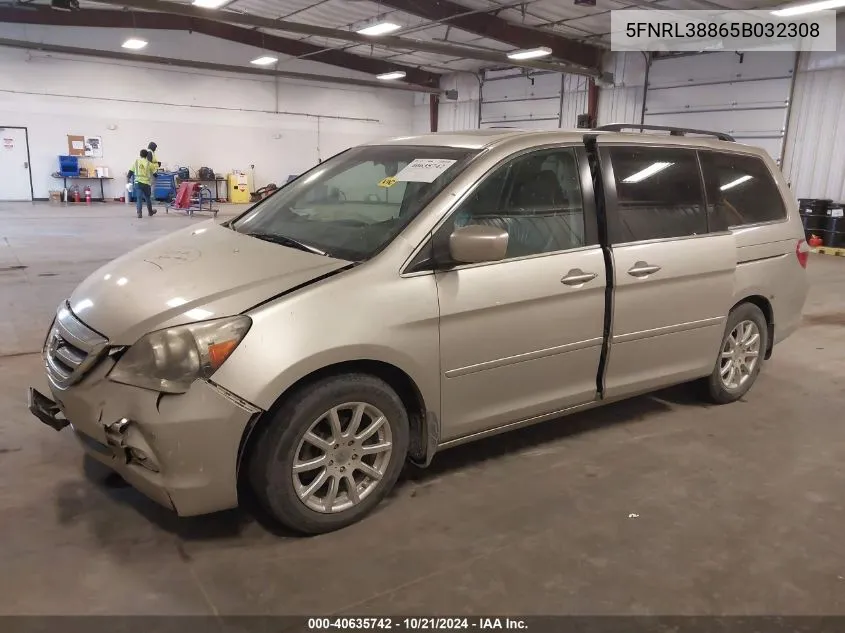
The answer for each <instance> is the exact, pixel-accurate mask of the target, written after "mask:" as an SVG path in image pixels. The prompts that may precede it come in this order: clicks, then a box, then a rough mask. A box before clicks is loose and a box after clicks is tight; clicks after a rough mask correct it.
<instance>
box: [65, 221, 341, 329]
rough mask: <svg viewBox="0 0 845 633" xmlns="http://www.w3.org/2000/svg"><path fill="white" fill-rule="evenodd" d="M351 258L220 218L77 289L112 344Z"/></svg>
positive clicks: (75, 305)
mask: <svg viewBox="0 0 845 633" xmlns="http://www.w3.org/2000/svg"><path fill="white" fill-rule="evenodd" d="M349 263H350V262H347V261H344V260H339V259H332V258H329V257H323V256H322V255H315V254H312V253H306V252H304V251H300V250H296V249H293V248H288V247H285V246H280V245H279V244H273V243H271V242H266V241H263V240H259V239H256V238H254V237H249V236H248V235H243V234H241V233H237V232H235V231H232V230H231V229H228V228H226V227H223V226H221V225H219V224H217V223H216V222H215V221H213V220H209V221H207V222H203V223H202V224H198V225H194V226H192V227H189V228H187V229H184V230H180V231H176V232H174V233H171V234H170V235H168V236H166V237H163V238H161V239H158V240H156V241H154V242H151V243H149V244H146V245H144V246H142V247H140V248H137V249H135V250H133V251H130V252H129V253H127V254H126V255H123V256H122V257H119V258H118V259H115V260H114V261H112V262H110V263H108V264H106V265H105V266H103V267H102V268H100V269H99V270H97V271H96V272H94V273H93V274H92V275H91V276H89V277H88V278H87V279H86V280H85V281H83V282H82V283H81V284H80V285H79V286H78V287H77V288H76V290H74V292H73V294H72V295H71V298H70V306H71V309H72V310H73V312H74V313H75V314H76V315H77V316H78V317H79V318H80V319H82V321H84V322H85V323H86V324H88V325H89V326H90V327H92V328H94V329H95V330H97V331H98V332H100V333H101V334H103V335H105V336H106V337H108V339H109V340H110V342H111V343H112V344H116V345H130V344H132V343H134V342H135V341H137V340H138V339H139V338H140V337H141V336H143V335H144V334H146V333H147V332H152V331H154V330H158V329H161V328H164V327H171V326H174V325H182V324H185V323H192V322H194V321H206V320H208V319H214V318H218V317H225V316H231V315H233V314H238V313H240V312H243V311H244V310H247V309H249V308H251V307H252V306H254V305H256V304H258V303H261V302H262V301H265V300H267V299H269V298H270V297H272V296H274V295H277V294H281V293H283V292H285V291H286V290H290V289H291V288H295V287H297V286H299V285H301V284H304V283H307V282H309V281H311V280H313V279H315V278H317V277H320V276H321V275H325V274H327V273H330V272H332V271H335V270H337V269H339V268H343V267H344V266H347V265H349Z"/></svg>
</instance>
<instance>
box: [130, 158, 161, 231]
mask: <svg viewBox="0 0 845 633" xmlns="http://www.w3.org/2000/svg"><path fill="white" fill-rule="evenodd" d="M155 170H156V168H155V166H154V165H153V163H151V162H150V152H148V151H147V150H145V149H142V150H141V156H140V158H136V159H135V162H134V163H133V164H132V169H130V172H131V173H132V174H133V176H134V179H135V210H136V211H137V212H138V217H139V218H140V217H142V215H143V213H142V212H141V209H142V207H143V203H144V199H146V201H147V213H148V214H149V216H150V217H152V216H154V215H155V214H156V210H155V209H153V191H152V187H151V186H150V182H151V181H152V178H153V175H154V174H155Z"/></svg>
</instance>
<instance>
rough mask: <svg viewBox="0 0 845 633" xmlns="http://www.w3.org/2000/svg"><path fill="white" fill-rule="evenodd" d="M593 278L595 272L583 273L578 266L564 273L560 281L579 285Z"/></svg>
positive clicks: (568, 284) (570, 284)
mask: <svg viewBox="0 0 845 633" xmlns="http://www.w3.org/2000/svg"><path fill="white" fill-rule="evenodd" d="M595 278H596V273H585V272H584V271H583V270H581V269H580V268H573V269H572V270H570V271H569V272H568V273H566V277H564V278H563V279H561V280H560V283H562V284H566V285H567V286H580V285H581V284H585V283H587V282H588V281H592V280H593V279H595Z"/></svg>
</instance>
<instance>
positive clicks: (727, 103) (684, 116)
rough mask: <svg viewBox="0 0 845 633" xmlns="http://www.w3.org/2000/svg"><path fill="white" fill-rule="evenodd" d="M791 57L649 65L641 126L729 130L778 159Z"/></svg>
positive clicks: (716, 56)
mask: <svg viewBox="0 0 845 633" xmlns="http://www.w3.org/2000/svg"><path fill="white" fill-rule="evenodd" d="M794 68H795V54H794V53H744V54H742V55H740V54H737V53H708V54H703V55H690V56H683V57H673V58H666V59H656V60H654V61H653V62H652V64H651V69H650V71H649V75H648V87H647V90H646V97H645V123H649V124H652V125H673V126H678V127H688V128H699V129H705V130H714V131H719V132H728V133H730V134H732V135H733V136H734V137H735V138H736V139H737V141H740V142H748V143H753V144H754V145H759V146H761V147H764V148H765V149H766V150H767V151H768V152H769V153H770V154H771V155H772V157H773V158H775V159H776V160H780V158H781V154H782V152H783V140H784V136H785V133H786V122H787V117H788V113H789V98H790V92H791V89H792V78H793V73H794Z"/></svg>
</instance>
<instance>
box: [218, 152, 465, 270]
mask: <svg viewBox="0 0 845 633" xmlns="http://www.w3.org/2000/svg"><path fill="white" fill-rule="evenodd" d="M476 153H477V152H476V151H474V150H469V149H464V148H455V147H436V146H400V145H395V146H394V145H378V146H377V145H374V146H363V147H357V148H354V149H351V150H349V151H347V152H344V153H343V154H339V155H337V156H335V157H333V158H331V159H329V160H327V161H326V162H324V163H322V164H321V165H318V166H317V167H315V168H314V169H312V170H311V171H310V172H309V173H307V174H304V175H303V176H301V177H300V178H298V179H297V180H295V181H294V182H292V183H291V184H289V185H288V186H286V187H284V188H283V189H281V190H280V191H279V192H278V193H276V194H274V195H273V196H271V197H269V198H267V199H266V200H264V201H262V202H260V203H259V204H257V205H256V206H255V207H253V208H252V209H251V210H250V211H248V212H247V213H246V214H244V215H243V216H241V217H239V218H237V219H236V220H235V221H234V222H232V228H233V229H234V230H235V231H238V232H240V233H244V234H247V235H251V236H253V237H256V238H259V239H264V240H267V241H270V242H276V243H279V244H281V245H283V246H289V247H293V248H300V249H302V250H306V251H311V252H315V253H320V254H324V255H328V256H330V257H336V258H339V259H347V260H350V261H364V260H366V259H369V258H370V257H372V256H373V255H375V254H376V253H378V252H379V251H380V250H381V249H382V248H383V247H384V246H386V245H387V244H389V243H390V241H392V240H393V238H395V237H396V236H397V235H398V234H399V233H400V232H401V231H402V230H403V229H404V228H405V227H406V226H407V225H408V223H409V222H410V221H411V220H412V219H413V218H414V217H415V216H416V215H417V214H418V213H419V212H420V211H422V209H423V208H425V206H426V205H427V204H428V203H429V202H430V201H431V200H432V199H433V198H434V196H436V195H437V194H438V193H440V191H442V190H443V188H444V187H446V186H447V185H448V184H449V183H450V182H452V180H453V179H454V178H455V176H457V175H458V174H459V173H460V172H461V171H462V170H463V169H464V168H465V167H466V165H467V163H468V162H469V161H470V160H471V159H472V157H473V156H475V154H476Z"/></svg>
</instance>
